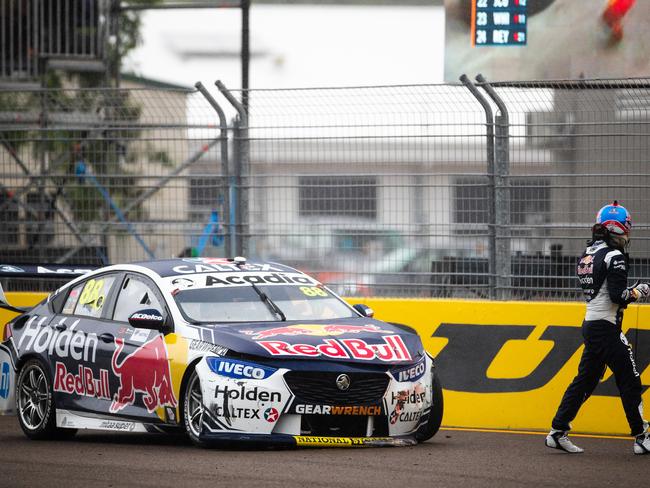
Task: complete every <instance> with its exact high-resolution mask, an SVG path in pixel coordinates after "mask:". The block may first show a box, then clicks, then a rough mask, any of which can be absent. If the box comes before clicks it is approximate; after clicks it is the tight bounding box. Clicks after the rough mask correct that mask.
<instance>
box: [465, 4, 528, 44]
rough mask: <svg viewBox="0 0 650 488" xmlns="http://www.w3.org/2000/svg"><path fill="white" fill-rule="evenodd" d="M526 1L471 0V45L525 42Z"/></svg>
mask: <svg viewBox="0 0 650 488" xmlns="http://www.w3.org/2000/svg"><path fill="white" fill-rule="evenodd" d="M527 1H531V0H472V20H471V35H472V46H525V45H526V37H527V29H526V25H527V20H528V19H527V17H528V15H527V8H526V3H527ZM532 1H534V0H532Z"/></svg>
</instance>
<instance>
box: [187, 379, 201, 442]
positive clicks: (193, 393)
mask: <svg viewBox="0 0 650 488" xmlns="http://www.w3.org/2000/svg"><path fill="white" fill-rule="evenodd" d="M203 408H204V407H203V393H202V392H201V382H200V381H199V377H198V376H197V374H196V373H193V374H192V377H191V378H190V382H189V384H188V385H187V398H186V400H185V423H186V425H187V428H188V429H189V431H190V434H192V435H193V436H194V437H196V438H198V437H199V434H200V433H201V428H202V424H203Z"/></svg>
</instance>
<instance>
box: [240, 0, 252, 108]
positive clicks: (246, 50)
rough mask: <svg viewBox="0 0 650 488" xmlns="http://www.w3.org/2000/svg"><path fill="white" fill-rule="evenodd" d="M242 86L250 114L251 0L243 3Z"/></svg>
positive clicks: (245, 106) (246, 106)
mask: <svg viewBox="0 0 650 488" xmlns="http://www.w3.org/2000/svg"><path fill="white" fill-rule="evenodd" d="M241 23H242V25H241V87H242V105H243V107H244V111H245V112H246V113H247V114H248V72H249V67H250V32H249V27H250V0H242V3H241Z"/></svg>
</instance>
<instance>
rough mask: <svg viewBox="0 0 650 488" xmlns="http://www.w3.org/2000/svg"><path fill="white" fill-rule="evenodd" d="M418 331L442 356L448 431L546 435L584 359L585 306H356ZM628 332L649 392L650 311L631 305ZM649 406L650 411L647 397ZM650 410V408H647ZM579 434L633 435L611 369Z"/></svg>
mask: <svg viewBox="0 0 650 488" xmlns="http://www.w3.org/2000/svg"><path fill="white" fill-rule="evenodd" d="M349 301H350V302H351V303H365V304H366V305H368V306H370V307H371V308H372V309H374V310H375V317H376V318H378V319H380V320H385V321H388V322H400V323H403V324H407V325H410V326H412V327H413V328H415V329H416V330H417V331H418V333H419V334H420V335H421V337H422V341H423V343H424V346H425V348H426V349H427V350H428V351H429V352H431V354H433V355H434V356H436V361H437V364H438V369H439V372H440V375H441V381H442V386H443V389H444V395H445V412H444V417H443V425H445V426H449V427H475V428H492V429H517V430H520V429H525V430H547V429H549V428H550V424H551V419H552V418H553V415H554V414H555V411H556V409H557V406H558V405H559V403H560V400H561V398H562V394H563V393H564V390H565V389H566V387H567V386H568V384H569V383H570V382H571V380H572V379H573V377H574V376H575V374H576V373H577V371H578V363H579V360H580V355H581V354H582V349H583V347H582V333H581V324H582V319H583V315H584V311H585V306H584V304H582V303H578V302H575V303H557V302H490V301H464V300H417V299H413V300H408V299H406V300H405V299H379V298H374V299H373V298H368V299H354V300H349ZM623 330H624V331H625V332H626V335H627V337H628V339H629V341H630V343H631V344H632V346H633V348H634V350H635V354H636V362H637V369H638V371H639V372H640V373H641V381H642V383H643V385H644V388H645V389H646V390H647V387H648V386H650V367H648V365H650V306H647V305H630V306H629V307H628V310H627V311H626V312H625V320H624V322H623ZM643 399H644V403H645V404H646V405H650V393H648V391H645V393H644V395H643ZM646 410H647V411H648V410H650V407H648V408H647V409H646ZM573 429H574V431H576V432H585V433H597V434H618V435H620V434H623V435H627V434H629V427H628V424H627V422H626V420H625V415H624V413H623V407H622V405H621V401H620V398H619V396H618V390H617V388H616V384H615V382H614V378H613V376H612V374H611V371H609V369H608V370H607V372H606V373H605V375H604V377H603V379H602V380H601V383H600V385H599V386H598V387H597V389H596V390H595V392H594V394H593V395H592V396H591V398H589V399H588V400H587V402H586V403H585V404H584V405H583V407H582V409H581V410H580V412H579V414H578V417H577V418H576V420H575V421H574V422H573Z"/></svg>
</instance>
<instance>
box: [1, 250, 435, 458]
mask: <svg viewBox="0 0 650 488" xmlns="http://www.w3.org/2000/svg"><path fill="white" fill-rule="evenodd" d="M0 291H1V290H0ZM0 298H1V299H2V301H1V302H0V306H2V307H3V308H5V309H9V310H13V311H16V312H22V313H21V314H20V315H18V316H17V317H15V318H14V319H12V320H11V321H10V322H9V323H7V324H6V326H5V327H4V334H3V341H2V343H1V344H0V367H1V368H2V389H1V390H0V413H3V414H16V415H17V417H18V421H19V423H20V426H21V428H22V430H23V431H24V433H25V434H26V435H27V437H29V438H32V439H48V438H62V437H69V436H72V435H74V433H75V432H76V431H77V430H78V429H100V430H114V431H129V432H167V431H173V430H179V429H184V430H185V432H186V433H187V435H188V436H189V438H190V439H191V440H192V441H193V442H194V443H195V444H197V445H199V446H208V445H211V444H213V443H220V442H228V443H232V442H258V443H260V442H261V443H265V444H266V443H270V444H277V445H282V446H292V447H293V446H386V445H413V444H416V443H417V442H422V441H425V440H427V439H429V438H431V437H432V436H433V435H434V434H435V433H436V432H437V431H438V429H439V427H440V423H441V419H442V413H443V397H442V389H441V386H440V381H439V378H438V376H437V373H436V368H435V366H434V360H433V358H432V357H431V356H430V355H429V354H427V352H426V351H425V350H424V348H423V346H422V342H421V340H420V338H419V336H418V334H417V333H416V332H415V331H414V330H413V329H411V328H409V327H407V326H405V325H400V324H392V323H386V322H382V321H379V320H375V319H373V318H372V315H373V313H372V310H371V309H369V308H368V307H366V306H364V305H355V306H354V307H351V306H350V305H348V304H347V303H346V302H344V301H343V300H342V299H341V298H340V297H339V296H337V295H336V294H334V293H333V292H332V291H330V290H329V289H328V288H327V287H325V286H324V285H322V284H321V283H319V282H318V281H317V280H315V279H314V278H312V277H310V276H308V275H306V274H304V273H302V272H300V271H298V270H296V269H293V268H290V267H287V266H284V265H281V264H276V263H271V262H247V261H246V260H245V259H244V258H234V259H225V258H184V259H180V258H179V259H170V260H158V261H150V262H140V263H134V264H123V265H114V266H108V267H104V268H100V269H97V270H94V271H92V272H89V273H86V274H84V275H82V276H79V277H77V278H76V279H74V280H72V281H70V282H69V283H67V284H66V285H64V286H63V287H61V288H60V289H58V290H57V291H55V292H53V293H52V294H50V295H49V296H48V297H47V298H46V299H45V300H43V301H42V302H41V303H39V304H38V305H36V306H35V307H33V308H31V309H22V308H20V307H14V306H12V305H10V304H9V303H7V300H6V299H5V296H4V293H1V294H0Z"/></svg>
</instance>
